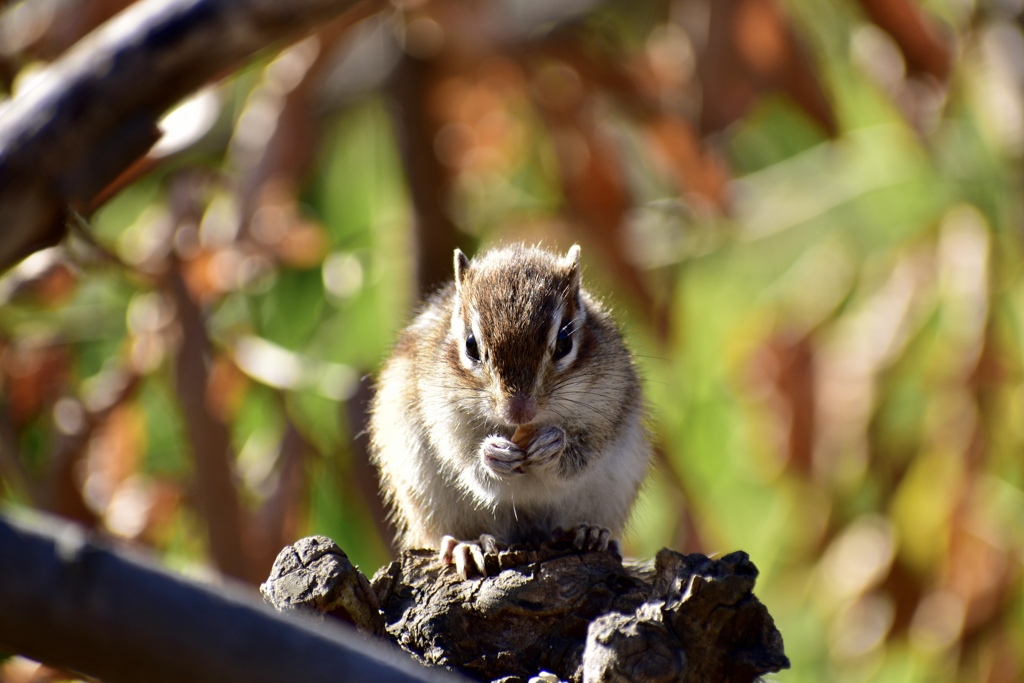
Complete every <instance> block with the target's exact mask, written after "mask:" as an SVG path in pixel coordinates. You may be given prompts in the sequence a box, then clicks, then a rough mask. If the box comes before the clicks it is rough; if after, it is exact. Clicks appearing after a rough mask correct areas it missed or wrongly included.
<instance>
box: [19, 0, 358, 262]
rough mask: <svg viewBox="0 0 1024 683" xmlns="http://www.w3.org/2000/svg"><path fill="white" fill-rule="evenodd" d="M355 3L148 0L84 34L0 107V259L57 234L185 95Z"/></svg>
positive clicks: (146, 143)
mask: <svg viewBox="0 0 1024 683" xmlns="http://www.w3.org/2000/svg"><path fill="white" fill-rule="evenodd" d="M357 4H358V0H290V1H288V2H281V1H280V0H142V1H141V2H138V3H136V4H135V5H132V6H131V7H129V8H128V9H127V10H126V11H124V12H123V13H121V14H120V15H118V16H117V17H115V18H114V19H113V20H111V21H110V22H108V23H107V24H105V25H104V26H102V27H100V28H99V29H97V30H96V31H95V32H94V33H92V34H91V35H90V36H88V37H87V38H85V39H83V40H82V41H81V42H79V43H78V44H77V45H76V46H75V47H74V48H72V49H71V50H70V51H69V52H68V53H67V54H65V55H64V56H63V57H62V58H61V59H59V60H58V61H56V62H54V63H53V64H52V65H51V66H50V67H49V68H48V69H47V71H46V72H45V74H44V75H43V76H42V77H41V79H40V81H39V82H38V83H37V84H36V85H35V86H33V87H31V88H30V89H28V90H27V91H25V92H23V93H21V94H20V95H19V96H18V97H16V98H15V99H14V100H12V101H11V102H10V103H8V104H7V105H6V106H5V107H4V108H3V109H2V110H0V215H2V216H4V230H5V234H4V235H3V237H2V238H0V268H7V267H9V266H10V265H12V264H13V263H15V262H16V261H17V260H18V259H19V258H22V257H24V256H26V255H27V254H29V253H31V252H32V251H33V250H35V249H37V248H39V247H41V246H44V245H48V244H53V243H55V242H57V241H58V240H60V238H61V237H63V235H64V232H65V229H64V218H65V215H66V212H67V208H68V206H71V207H72V208H75V209H80V210H87V209H88V208H90V205H91V203H92V200H93V199H94V198H95V197H96V196H97V195H98V194H99V193H100V192H101V191H102V189H103V188H104V187H105V186H106V185H107V184H109V183H110V182H111V181H113V180H114V179H115V178H116V177H117V176H118V175H119V174H120V173H121V172H122V171H124V170H125V169H126V168H128V167H129V166H130V165H131V164H132V163H133V162H134V161H136V160H137V159H138V158H139V157H141V156H142V155H144V154H145V153H146V152H147V151H148V150H149V148H150V146H152V144H153V143H154V142H155V141H156V140H157V138H158V137H159V132H158V131H157V128H156V124H157V121H158V120H159V118H160V116H161V115H162V114H163V113H164V112H165V111H166V110H167V109H169V108H170V107H171V106H172V105H174V104H175V103H176V102H177V101H179V100H180V99H181V98H182V97H184V96H185V95H188V94H189V93H191V92H193V91H195V90H197V89H198V88H200V87H201V86H203V85H204V84H206V83H207V82H209V81H211V80H213V79H215V78H217V77H219V76H220V75H222V74H223V73H225V71H226V70H228V69H230V68H232V67H234V66H236V65H237V64H239V63H240V62H241V61H243V60H244V59H246V58H247V57H249V56H251V55H253V54H254V53H256V52H258V51H259V50H262V49H264V48H266V47H267V46H269V45H272V44H274V43H277V42H279V41H283V40H287V39H294V38H296V37H298V36H300V35H301V34H302V33H304V32H307V31H309V30H310V29H312V28H314V27H316V26H317V25H319V24H321V23H323V22H325V21H327V20H329V19H332V18H334V17H336V16H338V15H339V14H341V13H342V12H344V11H345V10H347V9H350V8H352V7H354V6H355V5H357Z"/></svg>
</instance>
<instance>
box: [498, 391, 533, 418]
mask: <svg viewBox="0 0 1024 683" xmlns="http://www.w3.org/2000/svg"><path fill="white" fill-rule="evenodd" d="M503 412H504V413H505V419H506V420H508V421H509V422H510V423H512V424H514V425H524V424H526V423H527V422H531V421H532V420H533V418H535V417H537V402H536V401H534V400H533V397H532V396H530V395H529V394H522V393H516V394H513V395H512V397H511V398H509V399H508V402H507V403H506V404H505V410H504V411H503Z"/></svg>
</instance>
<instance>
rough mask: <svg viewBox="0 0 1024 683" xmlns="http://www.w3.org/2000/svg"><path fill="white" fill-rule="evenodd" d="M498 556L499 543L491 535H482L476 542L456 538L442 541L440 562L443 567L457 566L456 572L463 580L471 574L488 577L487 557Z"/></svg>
mask: <svg viewBox="0 0 1024 683" xmlns="http://www.w3.org/2000/svg"><path fill="white" fill-rule="evenodd" d="M497 554H498V541H497V540H496V539H495V538H494V536H491V535H490V534H480V538H479V539H478V540H476V541H460V540H458V539H456V538H455V537H454V536H445V537H444V538H442V539H441V549H440V551H439V552H438V558H437V559H438V560H439V561H440V562H441V564H443V565H453V564H454V565H455V571H456V573H458V575H459V577H460V578H462V579H463V580H465V579H467V578H469V575H470V574H477V575H479V576H487V566H486V564H485V562H484V557H485V555H497Z"/></svg>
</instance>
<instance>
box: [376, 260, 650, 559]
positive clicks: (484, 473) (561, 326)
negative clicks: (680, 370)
mask: <svg viewBox="0 0 1024 683" xmlns="http://www.w3.org/2000/svg"><path fill="white" fill-rule="evenodd" d="M644 413H645V411H644V403H643V399H642V396H641V389H640V381H639V379H638V377H637V372H636V369H635V368H634V364H633V359H632V356H631V355H630V352H629V351H628V350H627V349H626V346H625V344H624V343H623V340H622V337H621V335H620V334H619V331H618V330H617V328H616V326H615V325H614V323H613V322H612V319H611V317H610V316H609V314H608V312H607V311H606V310H605V308H604V307H603V306H602V305H601V304H600V303H598V301H596V300H595V299H594V297H593V296H591V295H590V293H588V292H587V290H585V289H583V287H582V286H581V283H580V248H579V246H573V247H572V248H571V249H569V251H568V253H567V254H566V255H565V256H563V257H559V256H557V255H555V254H551V253H550V252H547V251H544V250H542V249H539V248H530V247H525V246H522V245H519V246H511V247H506V248H501V249H497V250H494V251H490V252H487V253H486V254H484V255H483V256H480V257H478V258H476V259H474V260H473V261H470V260H469V259H468V258H467V257H466V256H465V254H463V253H462V251H460V250H458V249H456V250H455V278H454V281H453V282H450V283H449V284H448V285H447V286H445V287H444V288H442V289H441V290H440V291H438V292H436V293H435V294H434V295H433V296H432V297H430V298H429V299H428V300H427V301H426V303H425V304H424V306H423V307H422V310H421V311H420V313H419V314H418V315H417V316H416V318H415V320H413V322H412V323H411V324H410V325H409V326H408V327H407V328H406V329H405V330H404V332H402V334H401V335H400V338H399V340H398V342H397V344H396V346H395V348H394V351H393V353H392V355H391V358H390V359H389V360H388V361H387V362H386V364H385V365H384V367H383V369H382V371H381V373H380V377H379V380H378V383H377V392H376V396H375V398H374V401H373V404H372V407H371V416H370V443H371V456H372V459H373V461H374V463H375V464H376V466H377V468H378V469H379V471H380V475H381V489H382V491H383V494H384V496H385V498H386V499H387V502H388V504H389V505H390V507H391V510H392V515H393V519H394V521H395V522H396V526H397V531H398V534H397V541H398V545H399V547H400V548H402V549H409V548H421V547H428V548H436V549H439V550H440V559H441V561H442V562H444V563H446V564H455V565H456V569H457V570H458V572H459V574H460V575H462V576H463V577H464V578H465V577H467V576H468V574H469V573H470V571H476V572H479V573H481V574H485V573H486V572H485V570H484V553H485V552H497V547H498V545H497V544H498V542H501V543H506V544H512V543H521V542H532V543H536V542H540V541H543V540H547V539H550V538H551V537H552V536H553V535H554V534H562V535H565V536H568V537H569V538H570V539H571V540H573V542H574V544H575V545H576V546H577V547H579V548H580V549H601V550H606V549H608V548H611V549H612V550H613V551H614V552H616V553H617V552H618V546H617V542H616V541H614V540H613V535H617V534H619V533H620V532H621V531H622V529H623V526H624V525H625V523H626V520H627V517H628V515H629V511H630V508H631V507H632V504H633V502H634V500H635V499H636V496H637V493H638V490H639V488H640V484H641V482H642V481H643V479H644V477H645V475H646V473H647V470H648V467H649V462H650V457H651V449H650V445H649V440H648V433H647V429H646V427H645V425H644ZM563 530H565V531H563Z"/></svg>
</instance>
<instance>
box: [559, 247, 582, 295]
mask: <svg viewBox="0 0 1024 683" xmlns="http://www.w3.org/2000/svg"><path fill="white" fill-rule="evenodd" d="M562 263H563V264H564V265H565V267H566V268H567V269H568V270H569V273H570V277H571V278H572V287H573V289H579V288H580V245H578V244H574V245H572V246H571V247H569V251H567V252H566V254H565V256H563V257H562Z"/></svg>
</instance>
